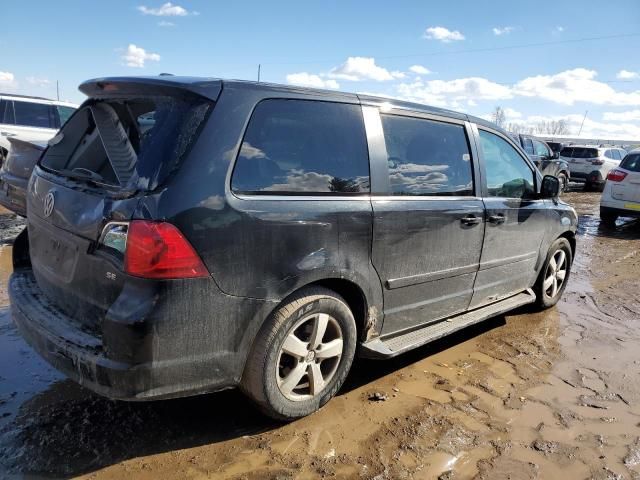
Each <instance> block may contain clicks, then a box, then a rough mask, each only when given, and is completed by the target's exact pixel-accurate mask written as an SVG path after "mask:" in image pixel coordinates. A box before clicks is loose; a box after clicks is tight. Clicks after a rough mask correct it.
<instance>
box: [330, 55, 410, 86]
mask: <svg viewBox="0 0 640 480" xmlns="http://www.w3.org/2000/svg"><path fill="white" fill-rule="evenodd" d="M329 77H331V78H338V79H342V80H349V81H352V82H357V81H362V80H375V81H376V82H384V81H386V80H393V79H394V78H403V77H404V73H402V72H397V71H394V72H389V70H387V69H386V68H383V67H380V66H378V65H376V61H375V59H374V58H373V57H349V58H347V61H346V62H344V63H343V64H342V65H340V66H338V67H335V68H333V69H331V71H330V72H329Z"/></svg>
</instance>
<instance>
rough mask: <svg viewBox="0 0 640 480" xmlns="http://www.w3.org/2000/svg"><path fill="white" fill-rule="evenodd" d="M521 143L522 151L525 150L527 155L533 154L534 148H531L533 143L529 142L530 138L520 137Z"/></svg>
mask: <svg viewBox="0 0 640 480" xmlns="http://www.w3.org/2000/svg"><path fill="white" fill-rule="evenodd" d="M522 145H523V147H524V151H525V152H527V153H528V154H529V155H535V153H534V150H533V143H532V142H531V139H530V138H526V137H525V138H523V139H522Z"/></svg>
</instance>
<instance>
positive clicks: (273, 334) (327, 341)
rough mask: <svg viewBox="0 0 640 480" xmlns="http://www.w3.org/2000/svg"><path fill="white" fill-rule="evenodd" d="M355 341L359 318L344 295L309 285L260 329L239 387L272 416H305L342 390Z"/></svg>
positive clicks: (288, 417) (282, 417)
mask: <svg viewBox="0 0 640 480" xmlns="http://www.w3.org/2000/svg"><path fill="white" fill-rule="evenodd" d="M356 342H357V331H356V323H355V320H354V318H353V314H352V313H351V310H350V309H349V307H348V306H347V303H346V302H345V301H344V299H343V298H342V297H341V296H340V295H338V294H336V293H335V292H333V291H331V290H329V289H326V288H321V287H309V288H305V289H303V290H301V291H300V292H298V293H297V294H295V295H294V296H293V297H291V298H290V299H288V300H287V301H286V303H284V304H283V305H282V306H281V307H279V308H278V309H277V310H276V311H275V312H274V314H272V315H271V317H270V318H269V319H268V320H267V321H266V323H265V325H264V326H263V327H262V329H261V330H260V332H259V333H258V336H257V337H256V340H255V343H254V345H253V348H252V351H251V353H250V355H249V358H248V359H247V364H246V366H245V371H244V375H243V377H242V382H241V384H240V388H241V389H242V390H243V391H244V393H245V394H246V395H248V396H249V397H250V398H251V399H252V400H253V401H254V402H255V403H256V404H257V405H258V407H259V408H260V409H261V410H262V411H263V412H264V413H265V414H267V415H269V416H270V417H272V418H275V419H277V420H284V421H290V420H294V419H296V418H300V417H304V416H306V415H309V414H311V413H313V412H315V411H316V410H318V409H320V408H321V407H322V406H323V405H324V404H325V403H327V402H328V401H329V400H330V399H331V398H332V397H333V396H334V395H335V394H336V393H337V392H338V390H339V389H340V387H341V386H342V384H343V383H344V380H345V379H346V377H347V374H348V373H349V369H350V368H351V364H352V362H353V357H354V354H355V350H356Z"/></svg>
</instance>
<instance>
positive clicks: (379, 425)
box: [0, 192, 640, 480]
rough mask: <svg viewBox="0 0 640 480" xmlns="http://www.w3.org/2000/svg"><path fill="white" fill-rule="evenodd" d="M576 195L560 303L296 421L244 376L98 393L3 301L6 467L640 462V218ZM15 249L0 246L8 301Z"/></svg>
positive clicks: (368, 366) (60, 472)
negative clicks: (155, 392) (281, 419)
mask: <svg viewBox="0 0 640 480" xmlns="http://www.w3.org/2000/svg"><path fill="white" fill-rule="evenodd" d="M564 199H565V200H566V201H568V202H570V203H572V204H574V205H575V207H576V209H577V210H578V213H579V214H580V231H579V240H578V251H579V253H578V255H577V258H576V260H575V263H574V272H573V275H572V278H571V281H570V282H569V285H568V289H567V292H566V293H565V296H564V299H563V300H562V301H561V302H560V303H559V304H558V306H557V307H556V308H554V309H551V310H549V311H546V312H544V313H535V312H531V311H529V310H521V311H518V312H516V314H514V315H508V316H505V317H500V318H497V319H493V320H490V321H488V322H485V323H484V324H481V325H480V326H478V327H476V328H472V329H469V330H466V331H464V332H462V333H461V334H458V335H455V336H454V337H452V338H448V339H446V340H444V341H440V342H438V343H436V344H431V345H428V346H426V347H424V348H422V349H420V350H418V351H415V352H411V353H409V354H407V355H405V356H403V357H401V358H398V359H396V360H393V361H388V362H373V361H359V362H357V363H356V364H355V365H354V371H353V373H352V374H351V375H350V377H349V379H348V381H347V385H346V386H345V388H343V390H342V392H341V394H340V395H339V396H338V397H337V398H335V399H334V400H332V401H331V402H330V403H329V404H328V405H327V406H326V407H325V408H324V409H323V410H321V411H320V412H319V413H317V414H315V415H312V416H311V417H309V418H305V419H302V420H300V421H297V422H295V423H292V424H289V425H280V424H277V423H273V422H271V421H269V420H267V419H265V418H264V417H262V416H261V415H260V414H259V413H258V412H256V410H255V409H254V408H253V407H252V405H251V404H250V403H249V402H247V401H246V400H245V399H244V398H243V397H242V396H241V395H240V394H239V393H237V392H233V391H231V392H222V393H220V394H214V395H207V396H201V397H197V398H191V399H183V400H173V401H166V402H157V403H147V404H127V403H119V402H111V401H109V400H105V399H103V398H100V397H97V396H95V395H93V394H91V393H89V392H87V391H86V390H84V389H82V388H81V387H79V386H77V385H76V384H74V383H73V382H71V381H69V380H66V379H64V378H63V377H62V376H61V375H60V374H58V373H56V372H55V371H53V370H52V369H50V368H49V367H48V366H47V365H46V364H44V363H43V361H41V360H40V359H39V358H38V357H37V356H36V355H35V354H34V353H33V352H32V351H31V350H30V348H29V347H28V346H26V345H25V344H24V343H23V341H22V340H21V339H20V337H19V336H18V335H17V333H16V331H15V329H14V327H13V326H12V324H11V321H10V317H9V315H8V312H7V309H6V307H4V308H3V309H2V310H0V476H2V475H3V474H4V475H7V474H9V475H11V474H13V475H15V476H16V477H17V478H20V477H22V476H27V477H29V478H33V476H32V475H36V476H45V477H73V476H80V477H82V478H98V479H121V478H131V477H135V478H143V479H157V478H163V479H183V478H250V479H254V478H255V479H263V478H278V479H288V478H322V477H337V478H344V477H348V478H366V479H374V478H375V479H387V478H390V479H391V478H393V479H396V478H415V479H430V478H438V479H459V478H473V477H476V478H481V479H484V478H486V479H492V480H496V479H503V478H505V479H506V478H510V479H532V478H541V479H551V478H564V479H574V478H576V479H581V478H595V479H618V478H629V479H636V478H640V354H639V352H640V288H639V287H640V222H633V221H629V222H619V224H620V225H619V226H618V228H617V229H616V230H615V231H610V230H606V229H603V228H602V227H600V225H599V219H598V215H597V205H598V200H599V195H598V194H587V193H583V192H572V193H569V194H567V195H566V196H565V197H564ZM7 220H10V221H11V222H13V223H12V224H11V223H9V224H11V225H14V224H15V220H11V219H10V218H8V217H7V216H6V215H4V216H3V215H0V235H1V232H2V225H3V224H7V222H6V221H7ZM9 257H10V246H0V281H1V282H2V285H3V287H2V288H3V290H2V291H0V301H1V302H2V303H3V304H4V305H6V304H7V298H6V291H5V290H6V288H5V287H4V285H5V283H6V282H5V279H6V277H7V275H8V273H9V269H10V260H9ZM376 393H379V394H381V395H377V397H378V398H382V399H383V400H377V401H376V400H374V398H375V397H376V396H374V394H376ZM3 472H4V473H3Z"/></svg>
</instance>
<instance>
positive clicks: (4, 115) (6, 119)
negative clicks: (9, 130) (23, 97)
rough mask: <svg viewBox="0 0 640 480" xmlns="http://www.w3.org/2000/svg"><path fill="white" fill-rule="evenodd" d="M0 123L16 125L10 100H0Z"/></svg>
mask: <svg viewBox="0 0 640 480" xmlns="http://www.w3.org/2000/svg"><path fill="white" fill-rule="evenodd" d="M0 123H4V124H5V125H13V124H15V123H16V122H15V119H14V118H13V102H11V101H10V100H0Z"/></svg>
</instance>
